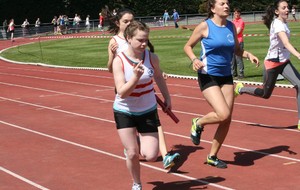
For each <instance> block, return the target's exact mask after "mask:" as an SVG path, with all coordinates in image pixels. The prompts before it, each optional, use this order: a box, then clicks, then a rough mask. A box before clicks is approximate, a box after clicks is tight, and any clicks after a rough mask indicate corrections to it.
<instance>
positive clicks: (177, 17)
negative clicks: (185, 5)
mask: <svg viewBox="0 0 300 190" xmlns="http://www.w3.org/2000/svg"><path fill="white" fill-rule="evenodd" d="M171 17H172V18H173V19H174V24H175V28H178V27H179V26H178V21H179V14H178V12H177V11H176V9H174V10H173V14H172V16H171Z"/></svg>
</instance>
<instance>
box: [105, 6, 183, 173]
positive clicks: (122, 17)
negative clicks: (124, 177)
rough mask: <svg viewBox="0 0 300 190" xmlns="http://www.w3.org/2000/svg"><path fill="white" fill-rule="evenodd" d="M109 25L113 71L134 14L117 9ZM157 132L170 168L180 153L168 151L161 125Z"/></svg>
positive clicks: (149, 44) (110, 68) (109, 47)
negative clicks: (114, 62)
mask: <svg viewBox="0 0 300 190" xmlns="http://www.w3.org/2000/svg"><path fill="white" fill-rule="evenodd" d="M109 20H110V26H109V28H108V31H109V32H110V33H113V34H115V35H114V36H113V37H112V39H111V40H110V42H109V44H108V55H109V56H108V62H107V68H108V71H109V72H111V73H113V65H112V64H113V59H114V58H115V57H116V56H117V54H119V53H121V52H123V51H125V50H127V49H128V43H127V41H126V39H125V38H124V32H125V29H126V27H127V26H128V25H129V24H130V23H131V22H132V21H133V20H134V14H133V12H132V11H131V10H129V9H119V10H118V12H117V15H115V16H112V17H111V18H109ZM147 45H148V47H149V49H150V51H151V52H154V47H153V45H152V44H151V43H149V42H148V43H147ZM163 77H164V79H167V77H168V75H167V74H166V73H163ZM158 133H159V149H160V153H161V155H162V157H163V167H164V168H165V169H170V168H171V167H173V166H174V165H175V163H176V161H178V160H179V158H180V154H179V153H176V152H175V153H173V152H172V151H168V149H167V145H166V140H165V136H164V132H163V128H162V126H159V127H158Z"/></svg>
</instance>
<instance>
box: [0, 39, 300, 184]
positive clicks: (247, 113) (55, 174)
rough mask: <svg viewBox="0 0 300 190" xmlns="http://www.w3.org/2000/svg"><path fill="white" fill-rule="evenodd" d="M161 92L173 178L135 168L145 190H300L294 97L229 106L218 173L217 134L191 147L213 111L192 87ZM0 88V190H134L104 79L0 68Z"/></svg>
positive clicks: (184, 82) (157, 168)
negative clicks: (169, 106)
mask: <svg viewBox="0 0 300 190" xmlns="http://www.w3.org/2000/svg"><path fill="white" fill-rule="evenodd" d="M25 41H26V40H25ZM8 45H9V42H3V43H2V42H1V45H0V46H1V47H0V48H1V49H3V48H4V47H6V46H8ZM167 83H168V87H169V89H170V93H171V95H172V102H173V111H174V112H175V114H176V115H177V116H178V117H179V119H180V122H179V123H178V124H175V123H174V122H173V121H172V120H171V119H170V118H169V117H168V116H167V115H166V114H164V113H163V112H162V111H161V110H160V111H159V113H160V118H161V121H162V124H163V126H164V131H165V134H166V139H167V143H168V147H170V149H171V148H173V150H175V151H178V152H179V153H180V154H181V156H182V157H181V160H180V163H179V164H178V165H177V166H176V168H174V170H172V171H171V172H168V171H166V170H164V169H162V162H161V159H160V160H158V161H157V162H154V163H149V162H142V167H141V170H142V181H143V188H144V189H145V190H148V189H153V190H187V189H266V190H269V189H280V190H282V189H300V187H299V185H300V155H299V153H300V146H299V139H300V138H299V137H300V133H299V131H298V130H297V129H296V123H297V120H298V119H297V108H296V100H295V90H294V89H288V88H276V89H275V91H274V93H273V96H272V97H271V98H270V99H269V100H264V99H259V98H256V97H251V96H248V95H242V96H239V97H238V98H237V99H236V102H235V109H234V113H233V121H232V125H231V129H230V131H229V134H228V137H227V139H226V140H225V143H224V145H223V147H222V149H221V151H220V153H219V157H220V158H221V159H223V160H225V161H226V162H227V163H228V168H227V169H217V168H214V167H211V166H208V165H206V164H204V161H205V158H206V155H207V154H208V152H209V150H210V146H211V140H212V138H213V135H214V132H215V130H216V126H215V125H211V126H206V127H205V131H204V133H203V135H202V141H201V144H200V146H194V145H193V144H192V143H191V141H190V139H189V130H190V125H191V119H192V118H193V117H196V116H198V115H199V114H200V116H201V115H204V114H206V113H207V112H209V111H210V110H211V108H210V107H209V105H208V104H207V103H206V102H205V100H204V99H203V96H202V94H201V92H200V90H199V88H198V85H197V82H196V81H195V80H188V79H176V78H169V79H168V80H167ZM0 89H1V90H0V189H1V190H8V189H9V190H10V189H14V190H15V189H22V190H23V189H26V190H27V189H29V190H31V189H52V190H56V189H59V190H60V189H64V190H65V189H68V190H69V189H70V190H77V189H78V190H82V189H85V190H86V189H91V190H94V189H118V190H119V189H130V188H131V183H132V182H131V179H130V176H129V173H128V171H127V168H126V166H125V160H124V155H123V147H122V145H121V143H120V140H119V137H118V134H117V131H116V128H115V124H114V119H113V114H112V102H113V99H114V84H113V78H112V76H111V74H110V73H108V72H106V71H97V70H77V69H58V68H47V67H39V66H31V65H20V64H12V63H7V62H5V61H0Z"/></svg>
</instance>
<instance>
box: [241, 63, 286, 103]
mask: <svg viewBox="0 0 300 190" xmlns="http://www.w3.org/2000/svg"><path fill="white" fill-rule="evenodd" d="M281 70H282V68H280V67H277V68H273V69H268V70H266V69H265V68H264V75H263V79H264V83H263V88H257V87H243V88H241V89H240V93H241V94H242V93H246V94H250V95H253V96H258V97H261V98H265V99H268V98H270V96H271V94H272V92H273V90H274V87H275V84H276V80H277V76H278V74H279V73H281Z"/></svg>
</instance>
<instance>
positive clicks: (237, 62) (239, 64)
mask: <svg viewBox="0 0 300 190" xmlns="http://www.w3.org/2000/svg"><path fill="white" fill-rule="evenodd" d="M233 14H234V19H233V21H232V23H233V24H234V25H235V28H236V33H237V38H238V41H239V46H240V48H241V49H244V37H243V32H244V29H245V23H244V21H243V19H242V18H241V10H240V9H239V8H234V13H233ZM231 70H232V75H233V77H236V78H237V79H243V78H244V61H243V58H242V57H241V56H238V55H234V56H233V59H232V63H231Z"/></svg>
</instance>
